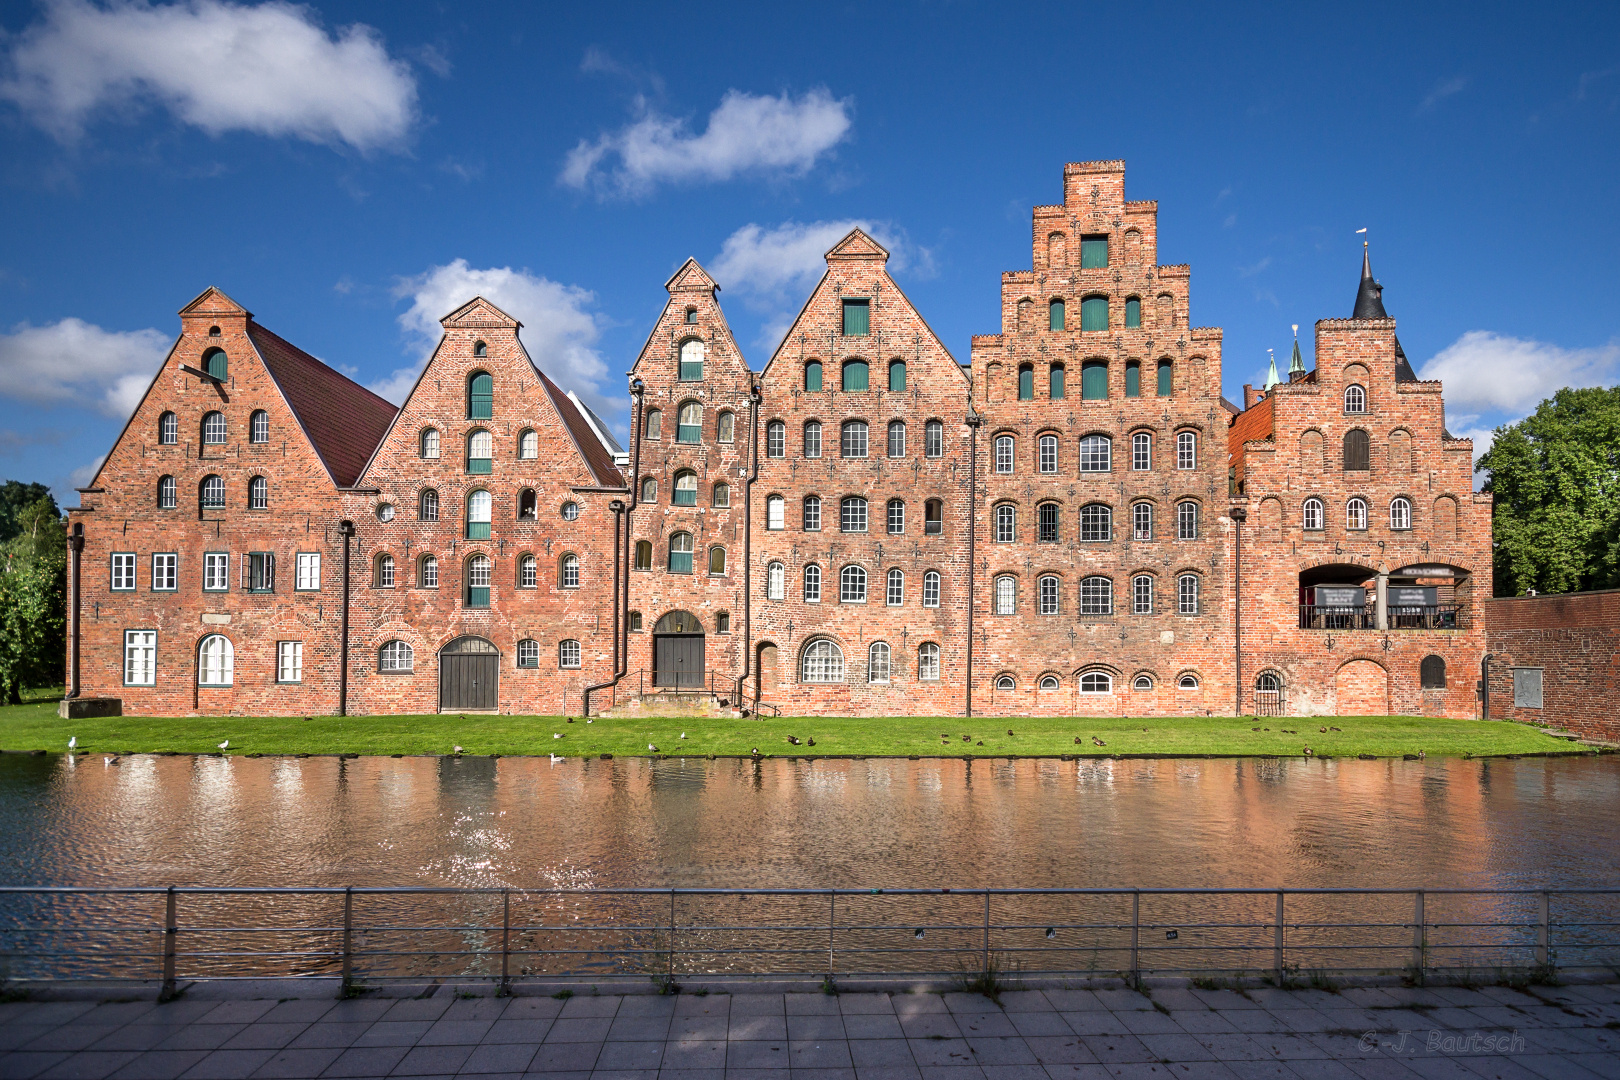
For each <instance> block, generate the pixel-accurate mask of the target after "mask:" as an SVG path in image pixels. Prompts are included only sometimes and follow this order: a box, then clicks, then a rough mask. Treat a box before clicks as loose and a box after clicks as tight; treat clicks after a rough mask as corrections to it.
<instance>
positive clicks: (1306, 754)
mask: <svg viewBox="0 0 1620 1080" xmlns="http://www.w3.org/2000/svg"><path fill="white" fill-rule="evenodd" d="M1305 756H1306V757H1310V756H1311V748H1310V747H1308V746H1307V747H1306V748H1305Z"/></svg>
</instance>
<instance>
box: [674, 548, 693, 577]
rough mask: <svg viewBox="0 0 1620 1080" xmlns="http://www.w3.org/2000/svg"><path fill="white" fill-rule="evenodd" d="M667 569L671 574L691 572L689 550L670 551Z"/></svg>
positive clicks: (690, 554)
mask: <svg viewBox="0 0 1620 1080" xmlns="http://www.w3.org/2000/svg"><path fill="white" fill-rule="evenodd" d="M669 571H670V573H672V574H690V573H691V572H692V553H691V552H690V551H672V552H670V553H669Z"/></svg>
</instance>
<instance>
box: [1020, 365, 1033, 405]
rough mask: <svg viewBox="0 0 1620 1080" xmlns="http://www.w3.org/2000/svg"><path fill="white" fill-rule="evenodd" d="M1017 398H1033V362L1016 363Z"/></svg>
mask: <svg viewBox="0 0 1620 1080" xmlns="http://www.w3.org/2000/svg"><path fill="white" fill-rule="evenodd" d="M1018 400H1019V401H1034V400H1035V367H1034V365H1033V364H1020V365H1018Z"/></svg>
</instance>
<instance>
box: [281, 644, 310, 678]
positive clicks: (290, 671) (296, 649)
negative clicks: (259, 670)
mask: <svg viewBox="0 0 1620 1080" xmlns="http://www.w3.org/2000/svg"><path fill="white" fill-rule="evenodd" d="M303 681H304V643H303V642H302V641H278V642H276V682H278V683H297V682H303Z"/></svg>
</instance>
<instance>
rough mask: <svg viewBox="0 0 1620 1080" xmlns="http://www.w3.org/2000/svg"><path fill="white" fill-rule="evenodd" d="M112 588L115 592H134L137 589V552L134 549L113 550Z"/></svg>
mask: <svg viewBox="0 0 1620 1080" xmlns="http://www.w3.org/2000/svg"><path fill="white" fill-rule="evenodd" d="M112 590H113V592H133V591H134V590H135V553H134V552H133V551H115V552H113V554H112Z"/></svg>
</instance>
